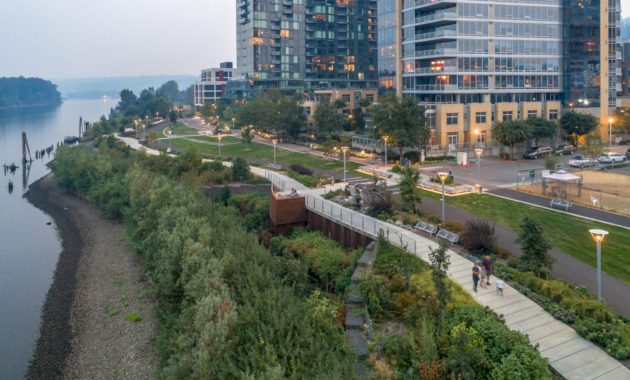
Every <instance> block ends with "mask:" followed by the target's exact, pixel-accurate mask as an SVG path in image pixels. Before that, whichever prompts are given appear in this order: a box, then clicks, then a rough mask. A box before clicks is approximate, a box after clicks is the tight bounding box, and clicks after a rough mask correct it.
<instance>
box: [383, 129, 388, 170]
mask: <svg viewBox="0 0 630 380" xmlns="http://www.w3.org/2000/svg"><path fill="white" fill-rule="evenodd" d="M388 140H389V136H387V135H385V136H383V141H384V142H385V166H387V141H388Z"/></svg>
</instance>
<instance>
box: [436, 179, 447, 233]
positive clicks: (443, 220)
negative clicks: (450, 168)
mask: <svg viewBox="0 0 630 380" xmlns="http://www.w3.org/2000/svg"><path fill="white" fill-rule="evenodd" d="M437 175H438V178H439V179H440V181H441V182H442V224H444V223H446V217H445V212H444V182H445V181H446V178H448V173H446V172H439V173H438V174H437Z"/></svg>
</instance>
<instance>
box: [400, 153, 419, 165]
mask: <svg viewBox="0 0 630 380" xmlns="http://www.w3.org/2000/svg"><path fill="white" fill-rule="evenodd" d="M420 155H421V153H420V152H418V151H417V150H408V151H406V152H405V153H403V155H402V156H403V158H406V159H408V160H409V161H411V162H418V161H420Z"/></svg>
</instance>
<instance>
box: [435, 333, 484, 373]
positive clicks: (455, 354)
mask: <svg viewBox="0 0 630 380" xmlns="http://www.w3.org/2000/svg"><path fill="white" fill-rule="evenodd" d="M485 350H486V345H485V342H484V340H483V338H482V337H481V335H480V334H479V332H478V331H477V330H475V328H474V327H472V326H471V327H469V326H466V325H465V324H464V323H461V324H458V325H456V326H455V327H453V329H452V330H451V331H450V332H449V335H448V352H447V357H448V359H447V362H446V368H447V369H449V370H451V371H452V374H453V376H452V378H454V379H462V380H474V379H477V378H479V377H483V376H480V375H481V374H482V373H483V372H484V371H485V369H486V368H487V366H488V365H489V363H488V359H487V357H486V355H485V354H484V351H485Z"/></svg>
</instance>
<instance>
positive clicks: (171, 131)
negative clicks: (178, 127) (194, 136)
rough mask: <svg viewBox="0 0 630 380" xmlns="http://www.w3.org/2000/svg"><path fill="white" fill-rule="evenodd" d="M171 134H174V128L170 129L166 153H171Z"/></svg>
mask: <svg viewBox="0 0 630 380" xmlns="http://www.w3.org/2000/svg"><path fill="white" fill-rule="evenodd" d="M171 136H173V130H172V129H171V130H169V131H168V149H167V150H166V153H171Z"/></svg>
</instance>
